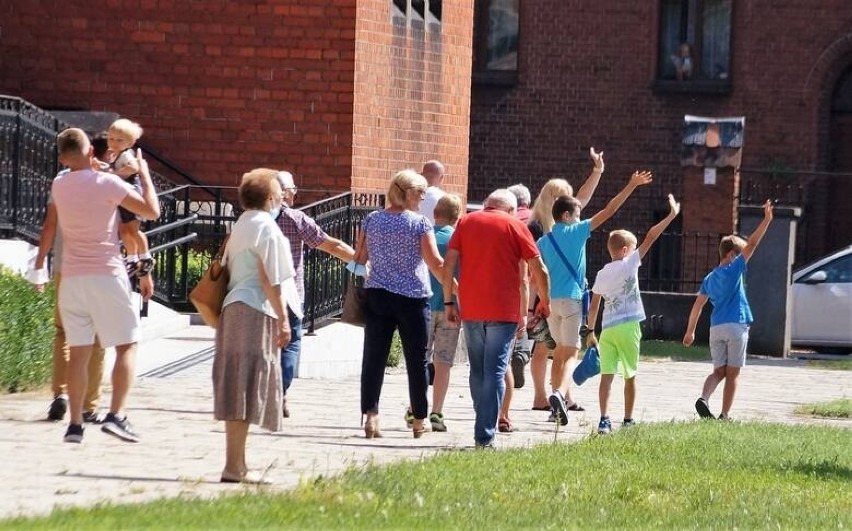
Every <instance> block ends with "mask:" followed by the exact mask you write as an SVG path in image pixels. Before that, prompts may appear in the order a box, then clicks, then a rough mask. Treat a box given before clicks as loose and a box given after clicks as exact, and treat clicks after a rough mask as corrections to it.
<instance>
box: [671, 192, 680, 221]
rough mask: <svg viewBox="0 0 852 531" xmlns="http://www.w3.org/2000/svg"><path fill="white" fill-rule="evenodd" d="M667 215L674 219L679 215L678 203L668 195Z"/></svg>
mask: <svg viewBox="0 0 852 531" xmlns="http://www.w3.org/2000/svg"><path fill="white" fill-rule="evenodd" d="M669 214H670V215H671V217H672V218H675V217H677V215H678V214H680V203H678V202H677V201H675V198H674V196H673V195H672V194H669Z"/></svg>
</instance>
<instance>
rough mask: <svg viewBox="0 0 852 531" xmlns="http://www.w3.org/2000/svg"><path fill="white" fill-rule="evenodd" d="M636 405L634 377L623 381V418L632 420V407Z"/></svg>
mask: <svg viewBox="0 0 852 531" xmlns="http://www.w3.org/2000/svg"><path fill="white" fill-rule="evenodd" d="M635 404H636V377H635V376H634V377H633V378H625V379H624V418H625V419H632V418H633V406H634V405H635Z"/></svg>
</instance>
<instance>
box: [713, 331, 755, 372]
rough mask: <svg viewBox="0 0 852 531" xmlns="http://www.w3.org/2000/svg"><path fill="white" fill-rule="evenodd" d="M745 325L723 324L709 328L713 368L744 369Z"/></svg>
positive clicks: (746, 332)
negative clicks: (724, 366)
mask: <svg viewBox="0 0 852 531" xmlns="http://www.w3.org/2000/svg"><path fill="white" fill-rule="evenodd" d="M748 328H749V326H748V325H747V324H741V323H724V324H720V325H716V326H711V327H710V357H711V358H713V367H721V366H723V365H728V366H729V367H745V362H746V347H747V346H748Z"/></svg>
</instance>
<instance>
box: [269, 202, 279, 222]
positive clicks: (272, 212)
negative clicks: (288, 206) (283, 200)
mask: <svg viewBox="0 0 852 531" xmlns="http://www.w3.org/2000/svg"><path fill="white" fill-rule="evenodd" d="M269 215H270V216H272V219H278V216H280V215H281V205H278V206H277V207H274V208H273V209H272V210H270V211H269Z"/></svg>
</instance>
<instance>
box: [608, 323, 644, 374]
mask: <svg viewBox="0 0 852 531" xmlns="http://www.w3.org/2000/svg"><path fill="white" fill-rule="evenodd" d="M641 341H642V329H641V328H640V326H639V321H630V322H627V323H621V324H619V325H615V326H613V327H610V328H604V329H603V331H602V332H601V338H600V340H599V341H598V349H599V350H600V355H601V374H615V373H616V372H618V366H619V364H621V375H622V376H624V377H625V378H633V377H634V376H636V369H637V368H638V366H639V345H640V343H641Z"/></svg>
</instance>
